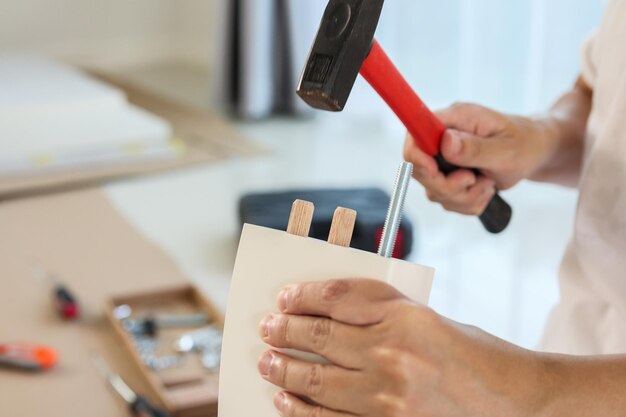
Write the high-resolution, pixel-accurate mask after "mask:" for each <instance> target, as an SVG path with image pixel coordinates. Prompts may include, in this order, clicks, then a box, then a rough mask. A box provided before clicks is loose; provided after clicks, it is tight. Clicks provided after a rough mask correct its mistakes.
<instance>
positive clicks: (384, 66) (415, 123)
mask: <svg viewBox="0 0 626 417" xmlns="http://www.w3.org/2000/svg"><path fill="white" fill-rule="evenodd" d="M361 75H362V76H363V78H365V79H366V80H367V82H368V83H370V85H371V86H372V87H373V88H374V90H376V92H377V93H378V94H379V95H380V96H381V97H382V99H383V100H385V102H386V103H387V105H388V106H389V107H390V108H391V110H393V111H394V113H395V114H396V115H397V116H398V118H399V119H400V120H401V121H402V123H404V126H406V128H407V130H408V131H409V133H410V134H411V136H413V138H414V139H415V144H416V145H417V147H418V148H420V149H421V150H422V151H424V152H426V153H427V154H428V155H430V156H433V157H434V156H436V155H437V154H439V149H440V146H441V138H442V136H443V133H444V132H445V130H446V127H445V126H444V125H443V123H441V121H440V120H439V119H437V117H435V115H434V114H433V113H432V112H431V111H430V110H429V109H428V107H426V105H425V104H424V102H423V101H422V100H421V99H420V98H419V96H418V95H417V94H416V93H415V91H413V89H412V88H411V86H410V85H409V83H407V82H406V80H405V79H404V77H403V76H402V74H400V72H399V71H398V69H397V68H396V66H395V65H394V64H393V62H391V60H390V59H389V57H388V56H387V54H386V53H385V51H383V48H381V46H380V44H379V43H378V42H377V41H376V40H374V44H373V45H372V51H371V52H370V54H369V56H368V57H367V59H366V60H365V62H364V63H363V66H362V67H361Z"/></svg>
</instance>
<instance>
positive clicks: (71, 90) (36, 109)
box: [0, 56, 177, 176]
mask: <svg viewBox="0 0 626 417" xmlns="http://www.w3.org/2000/svg"><path fill="white" fill-rule="evenodd" d="M171 138H172V129H171V127H170V126H169V124H168V123H167V122H165V121H164V120H161V119H160V118H158V117H156V116H154V115H152V114H149V113H147V112H146V111H144V110H141V109H139V108H137V107H134V106H132V105H130V104H129V103H128V102H127V100H126V97H125V95H124V93H123V92H122V91H120V90H118V89H116V88H113V87H111V86H108V85H106V84H103V83H101V82H99V81H96V80H93V79H91V78H89V77H87V76H86V75H84V74H83V73H81V72H79V71H78V70H75V69H73V68H72V67H69V66H66V65H63V64H60V63H57V62H55V61H52V60H49V59H45V58H41V57H32V56H8V57H7V56H5V57H2V58H0V175H2V176H8V175H24V174H33V175H36V174H41V173H45V172H49V171H50V170H60V169H68V168H73V167H77V166H93V165H94V164H115V163H122V162H128V161H129V160H140V159H146V158H150V159H154V158H174V157H176V155H177V153H176V151H175V148H174V147H172V146H171V145H170V141H171Z"/></svg>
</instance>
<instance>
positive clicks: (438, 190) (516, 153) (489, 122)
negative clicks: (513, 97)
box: [404, 78, 593, 215]
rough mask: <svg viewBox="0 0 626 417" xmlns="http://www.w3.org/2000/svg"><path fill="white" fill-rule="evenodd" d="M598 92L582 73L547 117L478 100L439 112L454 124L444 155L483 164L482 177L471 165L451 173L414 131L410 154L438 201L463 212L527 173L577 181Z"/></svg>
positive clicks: (475, 211)
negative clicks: (481, 103) (484, 104)
mask: <svg viewBox="0 0 626 417" xmlns="http://www.w3.org/2000/svg"><path fill="white" fill-rule="evenodd" d="M592 97H593V91H592V89H591V88H590V87H589V86H588V85H587V84H586V83H585V81H584V80H583V79H582V78H579V79H578V81H577V82H576V84H575V85H574V87H573V88H572V89H571V90H570V91H569V92H567V93H566V94H564V95H563V96H562V97H561V98H560V99H559V100H558V101H557V102H556V103H555V104H554V106H552V108H551V109H550V111H549V112H548V114H546V115H545V116H543V117H541V118H536V119H531V118H527V117H518V116H509V115H505V114H502V113H498V112H495V111H493V110H489V109H487V108H485V107H481V106H478V105H475V104H456V105H453V106H452V107H450V108H448V109H446V110H443V111H440V112H438V113H437V117H439V119H440V120H441V121H442V122H443V123H444V124H445V125H446V126H447V127H448V130H447V131H446V132H445V134H444V137H443V140H442V144H441V153H442V155H443V157H444V159H446V160H447V161H448V162H450V163H452V164H454V165H457V166H460V167H466V168H478V169H479V170H480V172H481V173H482V174H484V176H481V177H480V178H477V177H476V176H475V175H474V174H473V173H472V172H471V171H469V170H459V171H456V172H454V173H452V174H450V175H448V176H447V177H446V176H445V175H443V174H442V173H441V172H440V171H439V170H438V168H437V164H436V163H435V160H434V159H433V158H431V157H430V156H428V155H426V154H425V153H423V152H422V151H420V150H419V149H418V148H417V147H416V146H415V144H414V142H413V139H412V138H411V137H408V138H407V140H406V145H405V147H404V157H405V159H406V160H407V161H409V162H412V163H413V165H415V178H416V179H417V180H418V181H419V182H421V183H422V184H423V185H424V187H426V192H427V195H428V197H429V198H430V199H431V200H432V201H435V202H438V203H441V204H442V205H443V206H444V208H446V209H447V210H450V211H456V212H459V213H463V214H472V215H480V214H482V212H483V211H484V209H485V207H487V204H488V203H489V201H490V200H491V198H492V197H493V195H494V193H495V190H496V189H499V190H506V189H508V188H511V187H513V186H514V185H515V184H517V183H518V182H519V181H521V180H522V179H525V178H526V179H531V180H534V181H545V182H554V183H557V184H562V185H567V186H575V185H577V184H578V179H579V176H580V171H581V163H582V155H583V144H584V141H585V134H586V129H587V120H588V119H589V114H590V112H591V102H592Z"/></svg>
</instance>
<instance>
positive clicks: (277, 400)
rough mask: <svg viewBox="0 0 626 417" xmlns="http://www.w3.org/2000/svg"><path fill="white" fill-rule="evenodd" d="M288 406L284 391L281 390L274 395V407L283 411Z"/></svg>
mask: <svg viewBox="0 0 626 417" xmlns="http://www.w3.org/2000/svg"><path fill="white" fill-rule="evenodd" d="M286 406H287V396H286V395H285V393H284V392H279V393H278V394H276V395H274V407H276V408H277V409H278V411H283V410H284V409H285V407H286Z"/></svg>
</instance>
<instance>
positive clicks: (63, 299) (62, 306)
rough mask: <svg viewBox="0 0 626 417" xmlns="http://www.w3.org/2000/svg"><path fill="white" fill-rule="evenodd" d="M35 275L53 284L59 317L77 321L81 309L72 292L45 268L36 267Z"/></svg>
mask: <svg viewBox="0 0 626 417" xmlns="http://www.w3.org/2000/svg"><path fill="white" fill-rule="evenodd" d="M34 273H35V275H37V276H39V277H41V278H42V279H44V280H46V281H48V282H51V283H52V286H53V290H52V297H53V302H54V307H55V309H56V310H57V312H58V313H59V316H61V317H62V318H63V319H65V320H76V319H77V318H78V317H79V316H80V307H79V306H78V302H77V301H76V298H75V297H74V295H72V293H71V292H70V290H69V289H68V288H67V287H66V286H65V285H63V284H61V283H60V282H59V280H58V279H57V278H56V277H55V276H53V275H52V274H50V273H49V272H47V271H46V270H44V269H43V268H40V267H36V268H35V269H34Z"/></svg>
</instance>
